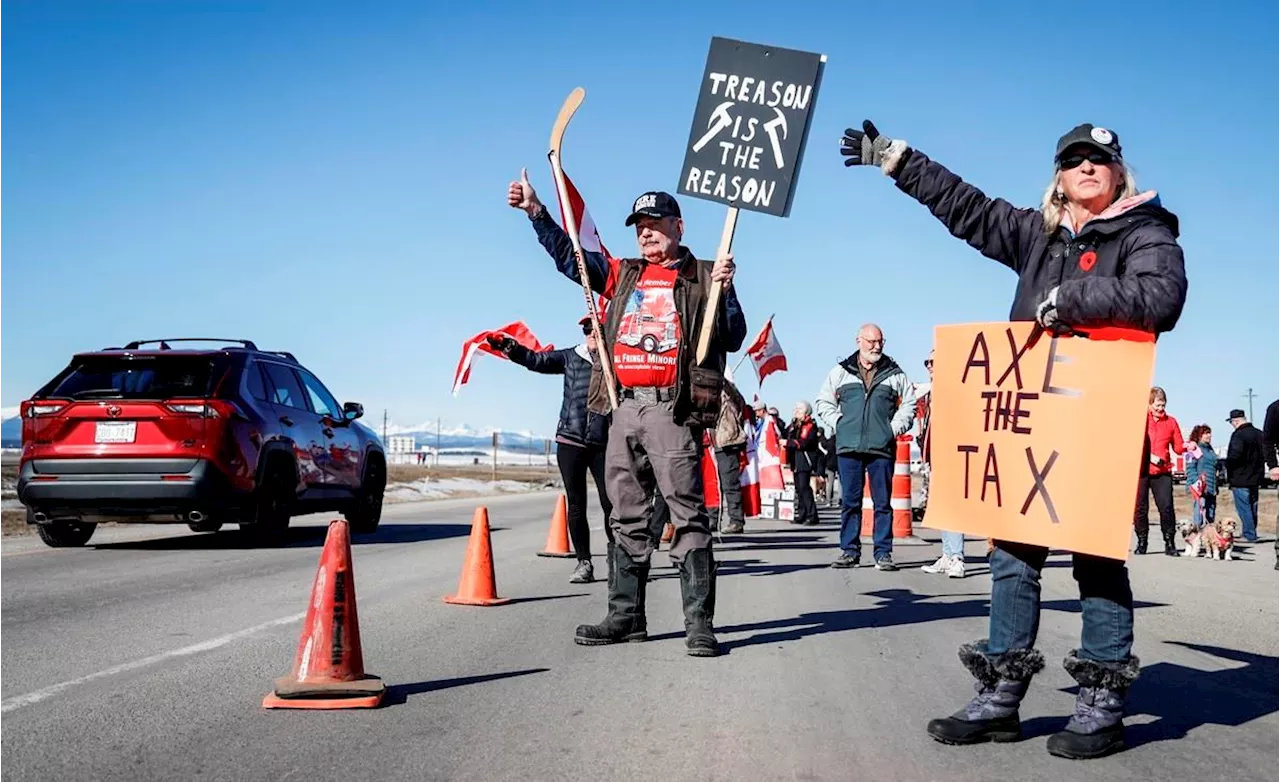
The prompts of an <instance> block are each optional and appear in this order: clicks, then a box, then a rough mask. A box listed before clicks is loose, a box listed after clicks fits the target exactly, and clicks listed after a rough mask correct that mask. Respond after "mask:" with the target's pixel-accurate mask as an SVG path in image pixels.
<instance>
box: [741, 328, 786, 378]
mask: <svg viewBox="0 0 1280 782" xmlns="http://www.w3.org/2000/svg"><path fill="white" fill-rule="evenodd" d="M747 355H748V356H750V357H751V363H752V364H754V365H755V368H756V377H757V378H758V381H757V382H759V383H761V384H763V383H764V379H765V378H766V377H768V376H769V375H771V374H773V373H774V372H784V371H786V369H787V354H786V353H783V352H782V346H781V345H779V344H778V337H777V336H776V335H775V334H774V333H773V316H772V315H770V316H769V320H768V321H767V322H766V323H765V324H764V328H763V329H761V330H760V334H759V335H758V336H757V337H756V339H755V342H752V343H751V347H749V348H747Z"/></svg>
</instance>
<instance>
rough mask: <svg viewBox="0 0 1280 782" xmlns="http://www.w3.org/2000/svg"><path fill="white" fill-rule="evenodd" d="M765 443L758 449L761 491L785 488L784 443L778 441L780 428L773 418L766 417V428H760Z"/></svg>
mask: <svg viewBox="0 0 1280 782" xmlns="http://www.w3.org/2000/svg"><path fill="white" fill-rule="evenodd" d="M760 433H761V435H763V437H762V439H763V442H762V443H761V444H760V446H759V447H758V448H757V450H756V453H757V455H758V457H759V458H758V462H757V464H758V465H759V467H758V469H759V471H760V488H761V489H778V490H782V489H783V488H785V483H784V482H783V480H782V443H781V442H780V441H779V440H778V427H777V426H775V425H774V423H773V416H771V415H766V416H765V418H764V426H763V427H761V428H760Z"/></svg>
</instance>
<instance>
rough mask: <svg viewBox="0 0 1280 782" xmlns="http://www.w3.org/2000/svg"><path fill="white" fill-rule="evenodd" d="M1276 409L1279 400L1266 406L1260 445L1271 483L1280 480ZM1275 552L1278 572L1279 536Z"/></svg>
mask: <svg viewBox="0 0 1280 782" xmlns="http://www.w3.org/2000/svg"><path fill="white" fill-rule="evenodd" d="M1277 408H1280V400H1272V402H1271V404H1269V405H1267V415H1266V417H1265V418H1263V419H1262V445H1263V448H1264V450H1265V451H1266V453H1264V454H1263V457H1265V459H1266V462H1267V477H1268V478H1270V479H1271V480H1272V481H1275V480H1277V479H1280V465H1278V464H1277V452H1276V449H1277V446H1278V445H1280V439H1277V432H1276V430H1277V429H1280V426H1278V425H1277V423H1278V422H1277V419H1280V414H1278V413H1277ZM1275 550H1276V562H1275V569H1276V570H1280V534H1277V535H1276V541H1275Z"/></svg>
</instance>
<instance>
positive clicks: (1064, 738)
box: [840, 121, 1187, 758]
mask: <svg viewBox="0 0 1280 782" xmlns="http://www.w3.org/2000/svg"><path fill="white" fill-rule="evenodd" d="M841 143H842V147H841V150H840V151H841V153H842V154H843V155H844V156H845V157H846V160H845V165H849V166H852V165H874V166H878V167H879V168H880V169H881V171H882V172H884V173H885V174H886V175H888V176H889V177H891V178H892V179H893V180H894V182H895V183H896V185H897V187H898V189H899V190H901V191H902V192H904V193H906V194H907V195H909V196H911V197H912V198H914V199H916V200H917V201H919V202H920V203H921V204H923V205H924V206H925V207H927V208H928V209H929V211H930V212H931V213H932V214H933V215H934V216H935V217H937V218H938V219H939V220H940V221H942V223H943V225H945V226H946V228H947V229H948V230H949V231H950V232H951V233H952V235H954V236H956V237H958V238H960V239H963V240H964V241H966V242H968V243H969V245H970V246H972V247H973V248H974V249H976V250H977V251H978V252H980V253H982V254H983V255H985V256H987V257H988V258H991V259H993V260H995V261H997V262H999V263H1001V264H1004V265H1005V266H1007V267H1009V268H1010V269H1011V270H1013V271H1014V272H1015V273H1016V274H1017V275H1018V282H1017V287H1016V290H1015V293H1014V296H1013V304H1012V307H1011V308H1010V312H1009V318H1010V320H1015V321H1029V320H1034V321H1037V322H1038V323H1039V324H1040V326H1041V327H1043V328H1045V329H1047V330H1052V331H1054V332H1055V333H1057V332H1058V331H1061V330H1064V329H1068V328H1071V329H1081V328H1090V327H1104V326H1119V327H1128V328H1134V329H1141V330H1143V331H1147V332H1152V333H1155V334H1159V333H1161V332H1167V331H1169V330H1171V329H1172V328H1173V327H1174V325H1175V324H1176V323H1177V322H1178V318H1179V317H1180V316H1181V314H1182V309H1183V305H1184V304H1185V302H1186V297H1187V278H1186V272H1185V269H1184V261H1183V254H1182V249H1181V248H1180V247H1179V246H1178V242H1177V237H1178V220H1177V218H1176V217H1174V215H1173V214H1171V213H1170V212H1169V211H1167V210H1166V209H1164V208H1163V207H1162V206H1161V205H1160V202H1159V199H1158V198H1157V196H1156V194H1155V193H1154V192H1144V193H1139V192H1138V189H1137V186H1136V184H1135V183H1134V180H1133V175H1132V173H1131V172H1130V171H1129V169H1128V167H1127V166H1126V165H1125V163H1124V160H1123V158H1122V157H1121V148H1120V140H1119V137H1118V136H1117V135H1116V133H1115V132H1114V131H1111V130H1109V129H1107V128H1102V127H1095V126H1093V125H1091V124H1083V125H1079V126H1077V127H1075V128H1072V129H1071V130H1070V131H1068V132H1067V133H1066V134H1065V135H1063V136H1062V137H1061V138H1060V139H1059V140H1058V144H1057V148H1056V149H1055V151H1054V155H1053V162H1054V169H1053V179H1052V181H1051V182H1050V184H1049V187H1048V188H1047V189H1046V191H1045V195H1044V198H1043V201H1042V203H1041V205H1040V208H1039V209H1018V208H1015V207H1014V206H1013V205H1012V204H1010V203H1009V202H1007V201H1004V200H1001V199H997V198H989V197H988V196H986V195H985V194H984V193H982V192H981V191H980V190H978V188H976V187H973V186H972V185H970V184H968V183H966V182H964V181H963V180H961V179H960V177H958V176H957V175H956V174H954V173H952V172H951V171H949V170H947V169H946V168H945V167H943V166H942V165H940V164H939V163H936V162H935V161H933V160H930V159H929V157H928V156H926V155H925V154H924V153H922V152H920V151H919V150H916V149H912V148H911V147H909V146H908V145H907V143H906V142H905V141H902V140H900V139H891V138H888V137H885V136H881V135H880V134H879V132H878V131H877V130H876V127H875V126H874V125H873V124H872V123H871V122H869V121H867V122H864V123H863V125H862V130H861V131H857V130H853V129H849V130H846V131H845V136H844V138H843V139H842V141H841ZM1134 423H1135V426H1137V422H1134ZM935 455H938V454H935ZM939 458H941V457H939ZM1136 466H1137V465H1135V467H1136ZM1143 468H1144V469H1145V465H1143ZM1138 477H1139V476H1138V475H1137V474H1135V475H1133V476H1131V477H1125V478H1124V483H1125V485H1127V486H1131V487H1132V488H1133V489H1134V494H1133V496H1134V497H1135V498H1136V497H1137V492H1136V489H1137V481H1138ZM1127 522H1128V520H1127V519H1126V520H1124V523H1126V524H1127ZM1116 523H1121V520H1120V519H1117V520H1116ZM994 545H995V548H994V551H993V552H992V554H991V559H990V562H991V608H990V632H989V637H988V638H986V639H983V640H981V641H979V642H977V643H974V644H966V645H964V646H962V647H961V648H960V659H961V661H962V662H963V663H964V665H965V667H967V668H968V669H969V671H970V672H971V673H972V674H973V676H974V677H975V678H976V679H977V681H978V685H977V689H978V694H977V695H976V696H975V697H974V698H973V699H972V700H971V701H969V703H968V704H967V705H966V706H965V707H964V708H962V709H960V710H959V711H957V712H956V713H955V714H953V715H952V716H950V717H946V718H942V719H935V720H932V721H930V723H929V725H928V729H927V730H928V733H929V734H930V735H931V736H932V737H933V738H935V739H936V740H938V741H941V742H944V743H948V744H970V743H975V742H979V741H987V740H992V739H994V740H997V741H1010V740H1013V739H1016V738H1017V737H1018V736H1019V735H1020V733H1021V723H1020V719H1019V716H1018V706H1019V704H1020V703H1021V701H1022V699H1023V697H1024V696H1025V695H1026V692H1027V688H1028V687H1029V685H1030V682H1031V678H1032V677H1033V676H1034V675H1035V674H1036V673H1037V672H1039V671H1040V670H1041V669H1042V668H1043V667H1044V655H1043V654H1042V653H1041V652H1040V651H1039V650H1037V649H1036V648H1035V643H1036V636H1037V631H1038V629H1039V616H1040V571H1041V570H1042V569H1043V567H1044V564H1045V559H1046V557H1047V556H1048V549H1046V548H1044V547H1041V546H1029V545H1024V544H1019V543H1013V542H1009V541H996V542H995V544H994ZM1073 560H1074V562H1073V574H1074V576H1075V578H1076V581H1077V582H1078V583H1079V586H1080V595H1081V615H1082V620H1083V631H1082V633H1081V643H1080V648H1079V649H1076V650H1073V651H1072V652H1070V653H1069V654H1068V655H1067V656H1066V659H1065V660H1064V661H1063V666H1064V667H1065V668H1066V669H1067V671H1068V673H1070V674H1071V676H1072V677H1073V678H1074V679H1075V680H1076V681H1077V682H1078V683H1079V684H1080V689H1079V691H1078V694H1077V695H1076V707H1075V713H1074V715H1073V716H1072V717H1071V720H1070V721H1069V722H1068V723H1067V726H1066V729H1065V730H1063V731H1061V732H1059V733H1056V734H1054V735H1053V736H1051V737H1050V738H1049V742H1048V750H1049V752H1050V753H1051V754H1054V755H1058V756H1062V757H1068V758H1093V757H1100V756H1102V755H1106V754H1109V753H1112V752H1115V751H1118V750H1121V749H1123V748H1124V723H1123V712H1124V705H1125V701H1126V699H1127V697H1128V691H1129V687H1130V686H1131V685H1132V684H1133V682H1134V681H1135V680H1136V679H1137V676H1138V671H1139V663H1138V659H1137V658H1136V657H1135V656H1134V655H1133V592H1132V589H1131V588H1130V586H1129V572H1128V570H1127V569H1126V567H1125V563H1124V562H1123V561H1121V560H1114V559H1106V558H1103V557H1096V556H1090V555H1085V554H1078V553H1077V554H1073Z"/></svg>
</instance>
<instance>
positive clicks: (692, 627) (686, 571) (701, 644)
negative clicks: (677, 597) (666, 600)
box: [680, 548, 720, 657]
mask: <svg viewBox="0 0 1280 782" xmlns="http://www.w3.org/2000/svg"><path fill="white" fill-rule="evenodd" d="M716 570H717V567H716V561H715V558H714V557H713V556H712V555H711V549H709V548H699V549H694V550H692V551H690V552H689V553H687V554H685V555H684V561H683V562H681V563H680V594H681V596H682V597H683V598H684V632H685V640H684V643H685V647H686V650H687V652H688V654H689V655H691V656H693V657H715V656H716V655H718V654H720V644H719V642H718V641H716V636H715V627H714V620H715V615H716Z"/></svg>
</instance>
